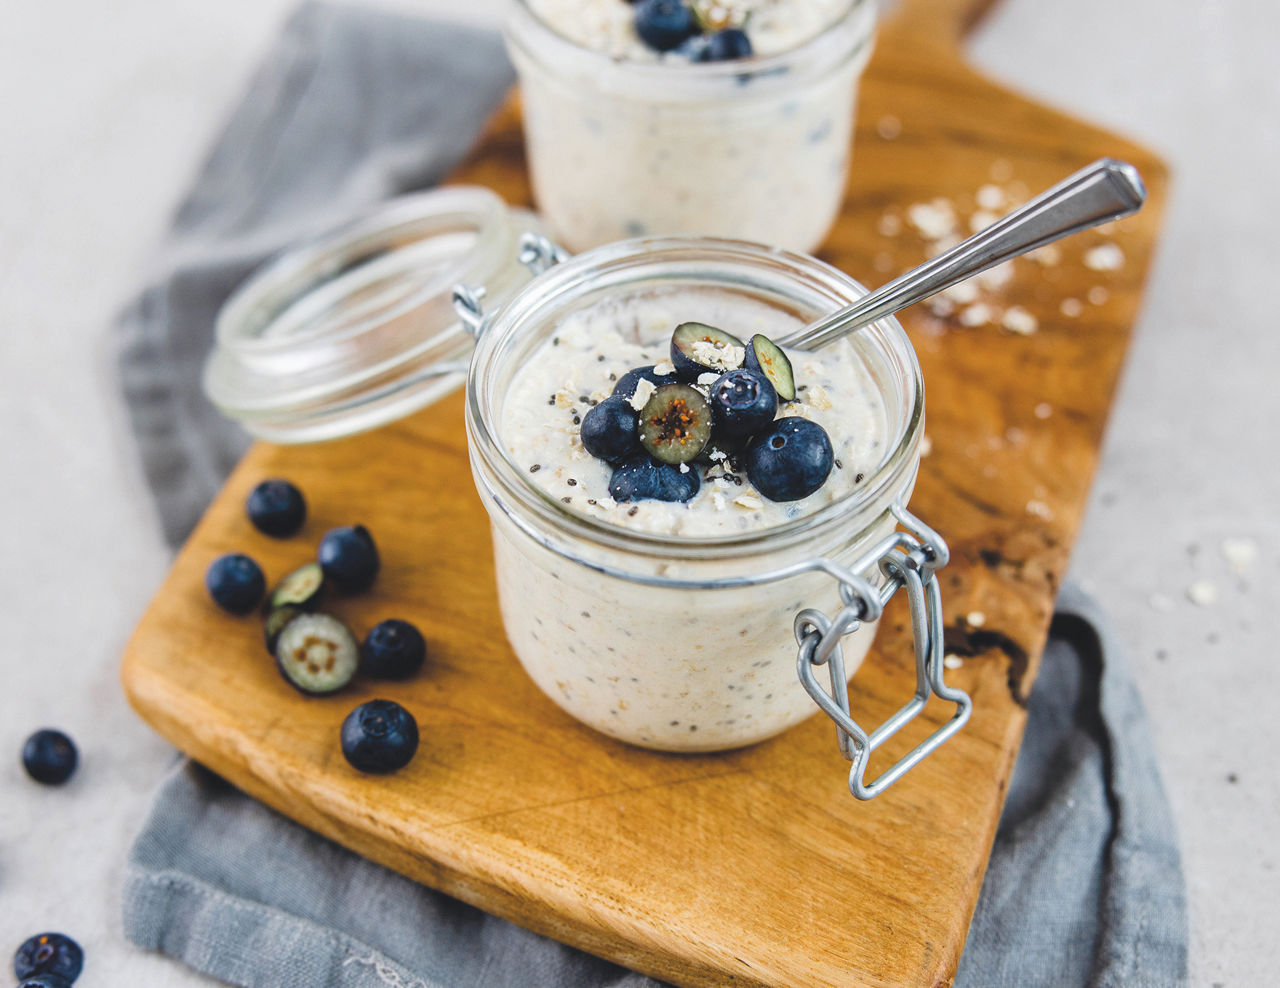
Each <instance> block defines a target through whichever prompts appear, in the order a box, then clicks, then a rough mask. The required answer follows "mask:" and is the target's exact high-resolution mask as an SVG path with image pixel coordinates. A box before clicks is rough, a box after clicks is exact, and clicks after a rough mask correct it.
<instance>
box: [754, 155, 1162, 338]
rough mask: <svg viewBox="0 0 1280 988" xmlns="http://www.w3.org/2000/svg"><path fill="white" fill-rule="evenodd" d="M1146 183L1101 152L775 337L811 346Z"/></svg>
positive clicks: (1091, 220)
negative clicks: (912, 264)
mask: <svg viewBox="0 0 1280 988" xmlns="http://www.w3.org/2000/svg"><path fill="white" fill-rule="evenodd" d="M1146 197H1147V190H1146V188H1145V187H1144V186H1143V184H1142V178H1141V176H1139V175H1138V170H1137V169H1136V168H1134V167H1133V165H1130V164H1127V163H1125V162H1123V161H1115V160H1113V159H1111V158H1101V159H1099V160H1098V161H1095V162H1094V163H1093V164H1091V165H1089V166H1088V167H1086V168H1082V169H1081V170H1080V171H1078V172H1076V173H1075V174H1074V175H1071V176H1068V177H1067V178H1066V179H1064V180H1063V181H1061V182H1059V183H1058V184H1057V185H1055V186H1054V187H1053V188H1051V189H1049V190H1047V191H1045V192H1043V193H1041V194H1040V195H1038V196H1036V198H1034V199H1032V200H1031V201H1030V202H1028V203H1027V204H1026V205H1024V206H1022V207H1020V208H1018V209H1015V210H1014V211H1013V212H1012V213H1009V214H1008V215H1007V216H1005V217H1003V218H1002V219H1000V220H997V221H996V222H995V223H993V224H992V225H991V226H989V227H987V228H986V229H985V230H983V231H982V232H981V233H977V234H975V235H974V236H972V237H970V238H969V239H968V240H964V241H961V242H960V243H959V244H957V245H956V246H955V247H952V248H951V249H950V250H949V251H946V252H945V253H942V254H939V255H938V256H937V257H935V258H933V259H932V260H930V261H926V262H925V263H924V264H922V265H920V266H919V267H917V268H912V269H911V270H910V271H908V272H906V274H903V275H901V276H899V277H897V278H895V279H894V280H893V281H891V282H889V283H888V284H887V285H884V286H883V287H881V288H879V289H877V290H876V291H874V292H872V293H871V294H870V295H864V296H863V297H862V298H860V299H858V300H857V301H856V302H854V303H852V304H850V305H846V306H845V307H844V308H843V309H837V310H836V311H835V312H833V313H831V315H829V316H824V317H823V318H822V319H819V320H818V321H817V322H813V323H810V324H809V325H808V326H806V327H805V328H804V329H802V330H800V331H799V332H798V333H796V334H795V335H793V336H791V337H788V338H786V339H784V340H780V341H779V342H781V343H784V344H785V345H787V346H789V347H794V348H796V349H800V350H816V349H818V348H819V347H823V346H826V345H827V344H828V343H831V342H832V341H834V340H836V339H839V338H840V337H841V336H844V335H845V334H846V333H849V332H852V331H853V330H855V329H857V328H858V327H860V326H865V325H866V324H867V323H871V322H875V321H876V320H877V319H881V318H883V317H884V316H887V315H890V314H892V313H894V312H897V311H898V310H899V309H904V308H906V307H907V306H908V305H911V304H912V303H913V302H919V301H920V300H921V299H924V298H928V297H929V296H930V295H935V294H937V293H938V292H940V291H942V290H943V289H944V288H950V287H951V286H952V285H954V284H956V283H957V282H961V281H964V279H965V278H968V277H971V276H972V275H975V274H977V273H978V272H979V271H985V270H986V269H987V268H990V267H994V266H995V265H997V264H999V263H1000V262H1001V261H1004V260H1007V259H1009V258H1010V257H1016V256H1017V255H1019V254H1025V253H1026V252H1027V251H1029V250H1034V249H1035V248H1037V247H1041V246H1043V245H1045V244H1047V243H1052V242H1053V241H1054V240H1057V239H1059V238H1060V237H1065V236H1067V235H1068V234H1071V233H1075V232H1077V231H1079V230H1084V229H1087V228H1088V227H1091V226H1097V225H1098V224H1099V223H1106V222H1107V221H1109V220H1114V219H1119V218H1120V217H1121V216H1128V215H1129V214H1130V213H1136V212H1137V211H1138V209H1139V208H1141V206H1142V203H1143V202H1144V201H1145V200H1146Z"/></svg>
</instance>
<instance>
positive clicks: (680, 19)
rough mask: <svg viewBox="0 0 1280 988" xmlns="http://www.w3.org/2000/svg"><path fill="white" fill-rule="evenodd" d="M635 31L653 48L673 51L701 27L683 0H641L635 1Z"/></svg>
mask: <svg viewBox="0 0 1280 988" xmlns="http://www.w3.org/2000/svg"><path fill="white" fill-rule="evenodd" d="M635 26H636V34H638V35H640V39H641V40H642V41H643V42H644V43H645V44H646V45H648V46H649V47H650V48H652V49H653V50H654V51H671V49H673V48H675V47H677V46H678V45H679V44H680V42H682V41H684V40H685V39H686V38H691V37H693V36H694V35H695V34H697V33H698V32H699V31H700V30H701V29H700V28H699V26H698V19H697V18H696V17H695V16H694V14H693V9H692V8H691V7H690V6H689V4H688V3H687V2H684V0H640V2H639V3H637V4H636V5H635Z"/></svg>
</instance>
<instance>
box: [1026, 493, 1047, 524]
mask: <svg viewBox="0 0 1280 988" xmlns="http://www.w3.org/2000/svg"><path fill="white" fill-rule="evenodd" d="M1027 514H1029V515H1031V516H1033V517H1035V518H1043V519H1044V520H1045V521H1052V520H1053V509H1052V508H1051V507H1049V505H1047V504H1045V503H1044V502H1043V501H1039V500H1036V499H1035V498H1032V499H1031V500H1030V501H1028V502H1027Z"/></svg>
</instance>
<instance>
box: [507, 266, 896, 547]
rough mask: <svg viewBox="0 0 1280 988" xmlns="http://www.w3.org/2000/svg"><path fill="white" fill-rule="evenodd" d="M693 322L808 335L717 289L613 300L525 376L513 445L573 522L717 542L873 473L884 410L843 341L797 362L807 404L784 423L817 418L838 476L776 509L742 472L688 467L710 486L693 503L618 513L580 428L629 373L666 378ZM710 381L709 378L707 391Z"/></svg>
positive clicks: (548, 345) (812, 506) (562, 336)
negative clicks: (639, 370) (673, 343)
mask: <svg viewBox="0 0 1280 988" xmlns="http://www.w3.org/2000/svg"><path fill="white" fill-rule="evenodd" d="M686 321H696V322H702V323H706V324H708V325H711V326H716V327H719V328H721V329H724V330H727V331H728V332H730V333H732V334H733V335H734V336H737V337H738V338H740V339H742V340H744V341H745V340H747V339H749V338H750V337H751V336H752V335H754V334H756V333H763V334H764V335H765V336H768V337H770V338H771V339H778V338H780V337H783V336H786V335H787V334H788V333H791V332H793V331H795V330H797V329H799V328H800V327H801V325H802V323H801V321H800V320H799V319H797V318H796V317H794V316H791V315H788V314H787V313H784V312H782V311H780V310H778V309H776V308H773V307H772V306H769V305H767V304H765V303H763V302H759V301H755V300H752V299H749V298H746V297H743V296H740V295H733V294H730V293H728V292H724V291H719V290H715V289H697V290H689V289H685V290H682V291H680V292H678V293H677V292H667V293H663V294H646V295H630V296H622V297H616V296H615V297H611V298H608V299H605V300H603V301H601V302H597V303H595V304H594V305H592V306H590V307H589V308H586V309H583V310H580V311H578V312H575V313H573V314H571V315H569V316H568V317H567V318H565V319H564V320H563V321H562V322H561V323H560V325H559V326H557V328H556V330H555V333H554V334H553V335H552V337H551V338H550V339H549V340H547V341H546V342H545V343H543V344H542V345H541V346H540V348H539V349H538V350H537V351H536V352H535V353H534V354H533V355H532V356H531V357H530V359H529V360H528V362H527V363H526V364H525V366H524V367H522V368H521V370H520V373H519V374H518V375H517V376H516V378H515V380H514V381H513V382H512V388H511V392H510V394H509V396H508V398H507V400H506V403H505V405H504V408H503V423H502V435H503V441H504V444H505V445H506V447H507V449H508V451H509V452H510V453H511V455H512V456H513V457H514V458H515V460H516V462H517V463H518V464H519V465H520V467H521V468H522V469H523V470H525V471H526V472H528V474H529V476H530V477H532V479H533V481H534V482H535V483H536V484H538V485H539V486H540V487H542V488H543V489H544V490H546V491H548V492H549V493H550V494H552V495H554V496H555V497H557V498H559V499H560V500H561V501H562V502H563V503H564V504H566V505H567V506H568V507H569V508H571V509H572V510H573V511H576V512H578V513H580V514H583V515H587V516H588V517H591V518H595V519H598V520H601V521H604V522H608V523H610V524H613V525H618V526H621V527H624V528H630V529H636V530H639V531H645V532H655V533H663V534H670V535H685V536H715V535H731V534H734V533H737V532H747V531H754V530H759V529H763V528H768V527H770V526H775V525H778V524H780V523H782V522H784V521H787V520H788V519H791V518H795V517H798V516H800V515H802V514H807V513H811V512H813V511H815V510H817V509H818V508H820V507H822V506H823V505H825V504H828V503H830V502H831V501H833V500H836V499H838V498H842V497H844V496H846V495H848V494H849V493H850V492H852V491H853V490H854V489H855V488H856V487H857V486H858V485H859V484H862V483H865V482H866V479H867V478H868V477H870V476H871V475H872V474H873V473H874V472H875V470H876V467H877V466H878V465H879V463H880V461H881V459H882V458H883V457H884V454H885V437H886V435H887V432H888V426H887V419H886V415H885V409H884V401H883V399H882V397H881V396H880V394H879V392H878V390H877V389H876V386H875V382H874V380H873V379H872V378H871V375H870V374H869V373H868V371H867V369H866V367H865V365H864V364H863V362H862V360H861V359H860V358H859V356H858V353H857V351H856V350H855V349H854V347H853V346H852V344H850V343H849V342H848V341H841V342H840V343H837V344H835V345H832V346H829V347H825V348H823V349H822V350H820V351H817V352H814V353H801V352H794V353H791V354H790V355H789V356H790V357H791V361H792V367H793V370H794V372H795V379H796V386H797V392H798V393H797V396H796V401H794V402H788V403H784V404H782V405H780V407H779V412H778V415H779V417H783V416H789V415H798V416H803V417H804V418H808V419H811V420H813V421H814V422H816V423H818V424H819V425H821V426H822V427H823V428H824V429H825V430H826V432H827V434H828V436H830V438H831V443H832V447H833V449H834V451H835V466H834V467H833V469H832V471H831V475H830V476H829V477H828V478H827V481H826V483H825V484H823V486H822V487H821V488H819V489H818V491H816V492H815V493H813V494H811V495H809V496H808V497H806V498H803V499H801V500H799V501H789V502H775V501H770V500H769V499H768V498H766V497H764V496H763V495H761V494H760V493H759V492H758V491H757V490H756V489H755V488H754V487H753V486H752V485H751V482H750V480H749V479H748V478H747V477H746V475H745V473H738V472H735V471H734V470H733V469H732V465H731V464H727V463H726V462H725V461H724V460H723V459H720V460H718V461H717V462H716V463H713V464H707V463H691V464H687V466H688V467H689V468H690V469H693V470H697V471H699V475H700V476H701V478H702V486H701V488H700V490H699V491H698V493H697V495H695V496H694V498H693V499H692V500H691V501H689V502H687V503H671V502H663V501H651V500H643V501H635V502H630V503H626V502H624V503H618V502H615V501H614V500H613V499H612V498H611V497H610V496H609V490H608V487H609V478H610V476H611V475H612V468H611V467H610V466H609V465H608V464H607V463H604V462H603V461H601V460H597V459H595V458H594V457H592V456H591V454H589V453H588V452H587V451H586V450H585V449H584V448H583V446H582V440H581V435H580V434H581V422H582V417H583V416H584V415H585V414H586V413H587V411H588V409H590V408H591V407H592V406H593V405H595V404H597V403H598V402H600V401H602V400H603V399H605V398H607V397H608V396H609V395H610V394H611V393H612V391H613V387H614V383H615V382H616V381H617V379H618V378H619V377H621V376H622V375H623V374H625V373H626V372H627V371H629V370H631V369H632V368H635V367H640V366H645V365H649V364H654V365H657V368H658V370H659V372H663V371H669V361H668V344H669V342H670V339H671V333H672V331H673V330H674V329H675V327H676V326H677V325H678V324H679V323H681V322H686ZM664 363H667V364H668V366H667V367H664V366H663V365H664ZM713 381H714V377H712V376H709V375H708V376H707V378H706V380H705V381H703V382H701V383H703V384H704V385H710V383H712V382H713ZM651 392H652V386H651V385H650V384H649V382H641V387H640V389H639V390H638V391H637V394H636V398H635V401H636V402H638V403H639V404H641V405H642V404H643V400H644V398H645V397H647V394H648V393H651Z"/></svg>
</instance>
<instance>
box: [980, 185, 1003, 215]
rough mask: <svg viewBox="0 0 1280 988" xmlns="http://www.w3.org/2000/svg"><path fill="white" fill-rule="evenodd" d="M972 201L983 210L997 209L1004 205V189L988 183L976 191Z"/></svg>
mask: <svg viewBox="0 0 1280 988" xmlns="http://www.w3.org/2000/svg"><path fill="white" fill-rule="evenodd" d="M974 199H975V200H977V203H978V205H979V206H981V207H982V208H983V209H999V208H1000V207H1001V206H1003V205H1004V189H1002V188H1000V186H998V185H993V184H991V183H988V184H986V185H984V186H982V188H980V189H979V190H978V192H977V194H976V195H975V196H974Z"/></svg>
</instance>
